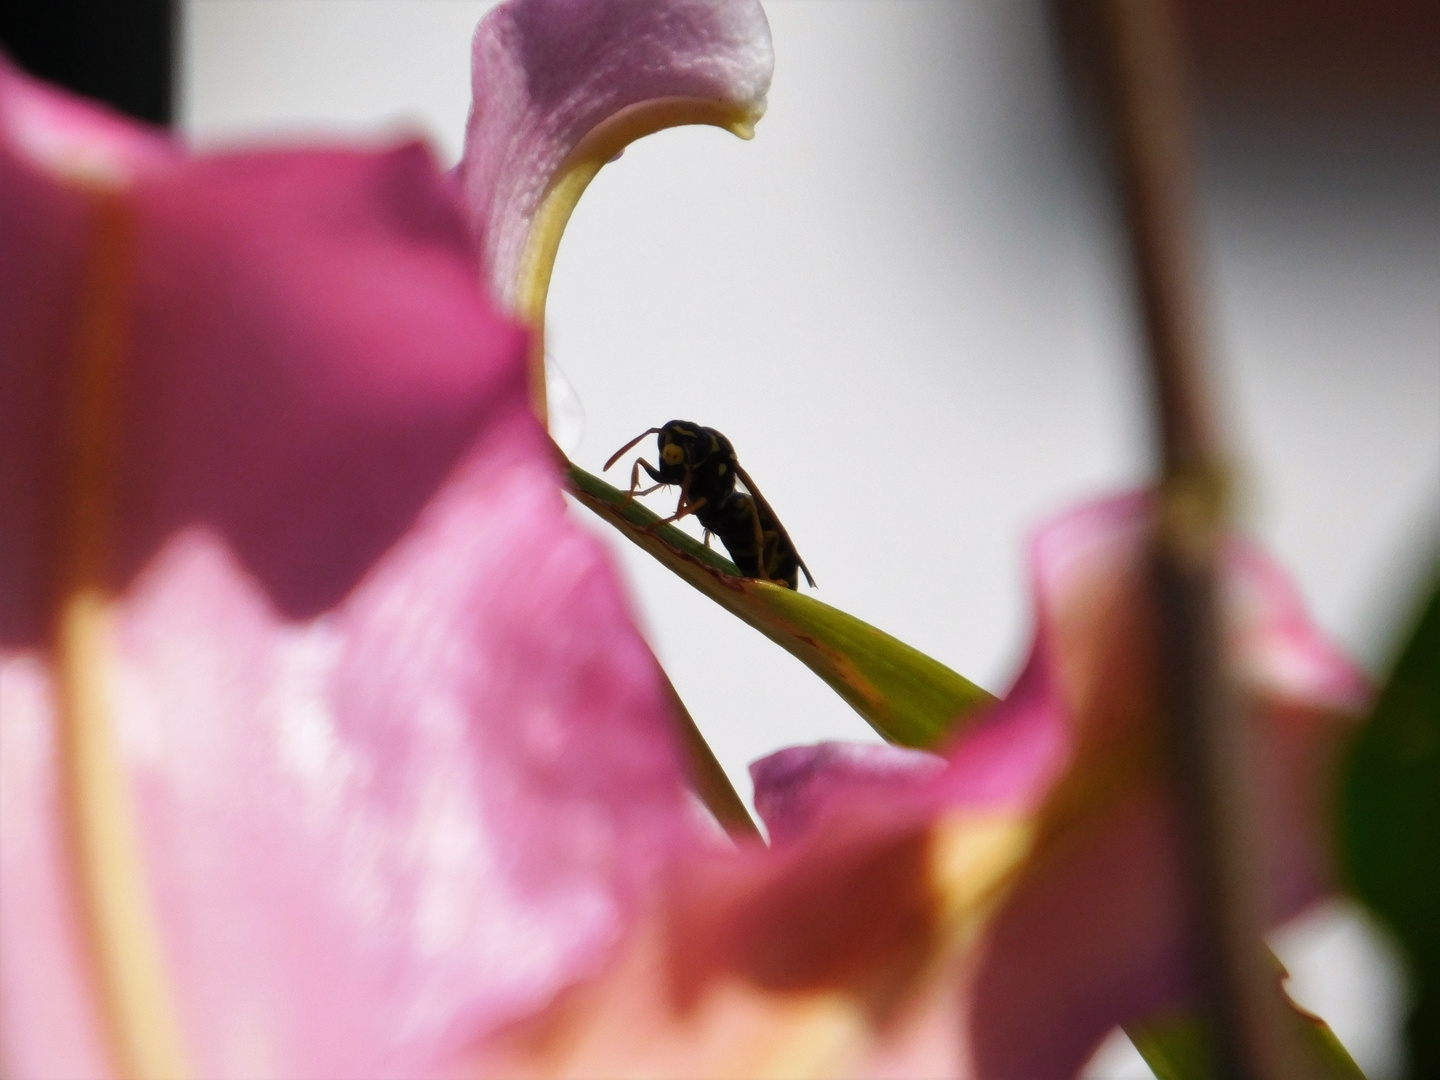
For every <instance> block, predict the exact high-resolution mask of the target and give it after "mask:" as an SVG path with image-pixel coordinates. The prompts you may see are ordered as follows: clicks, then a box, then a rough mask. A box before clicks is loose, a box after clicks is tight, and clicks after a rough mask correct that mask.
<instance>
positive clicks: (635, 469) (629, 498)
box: [625, 458, 665, 502]
mask: <svg viewBox="0 0 1440 1080" xmlns="http://www.w3.org/2000/svg"><path fill="white" fill-rule="evenodd" d="M641 465H644V466H645V470H646V471H647V472H648V473H650V476H651V478H652V479H653V478H654V476H655V469H654V468H653V467H652V466H651V464H650V463H649V462H648V461H646V460H645V459H644V458H640V459H639V460H637V461H636V462H635V464H634V465H633V466H632V467H631V469H630V490H629V491H627V492H626V493H625V501H626V502H634V501H635V499H636V498H637V497H639V496H641V495H649V494H650V493H651V492H652V491H659V490H660V489H661V488H662V487H664V486H665V482H664V481H663V480H662V481H661V482H660V483H658V484H656V485H655V486H654V487H648V488H646V489H645V490H644V491H638V490H636V489H637V488H639V487H640V466H641Z"/></svg>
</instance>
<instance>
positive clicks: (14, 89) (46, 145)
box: [0, 58, 180, 184]
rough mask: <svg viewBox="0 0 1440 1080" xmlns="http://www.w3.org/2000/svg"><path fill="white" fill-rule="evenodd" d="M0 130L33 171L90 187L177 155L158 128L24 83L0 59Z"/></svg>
mask: <svg viewBox="0 0 1440 1080" xmlns="http://www.w3.org/2000/svg"><path fill="white" fill-rule="evenodd" d="M0 129H3V131H4V139H5V142H6V143H7V144H8V145H9V146H10V147H11V148H12V150H13V152H15V153H18V154H22V155H24V156H25V157H27V158H29V159H30V161H31V162H32V163H33V164H34V165H35V166H37V167H38V168H41V169H44V170H46V171H48V172H51V173H53V174H55V175H57V176H61V177H69V178H71V179H72V180H78V181H83V182H90V183H94V184H123V183H126V182H129V181H131V180H133V179H135V178H136V177H138V176H142V175H144V174H146V173H149V172H152V171H155V170H158V169H163V168H164V167H165V166H167V165H169V164H172V163H173V162H175V161H177V160H178V159H179V157H180V149H179V147H178V146H176V144H175V143H174V142H172V141H171V140H170V138H169V137H168V135H166V134H165V133H164V132H163V131H161V130H160V129H157V128H148V127H144V126H142V125H140V124H138V123H136V122H135V121H133V120H131V119H130V118H128V117H124V116H121V115H119V114H118V113H114V112H111V111H110V110H109V109H106V108H104V107H102V106H99V105H96V104H95V103H94V102H89V101H85V100H84V99H82V98H77V97H75V96H74V95H73V94H69V93H66V92H65V91H63V90H60V89H58V88H56V87H52V86H47V85H45V84H44V83H38V82H35V81H33V80H31V79H27V78H25V77H24V76H22V75H20V74H19V73H18V72H16V71H15V70H14V69H12V68H11V67H10V66H9V65H8V64H7V63H5V62H4V59H3V58H0Z"/></svg>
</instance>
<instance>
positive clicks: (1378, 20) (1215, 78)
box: [1181, 0, 1440, 112]
mask: <svg viewBox="0 0 1440 1080" xmlns="http://www.w3.org/2000/svg"><path fill="white" fill-rule="evenodd" d="M1181 8H1182V10H1183V13H1184V17H1185V21H1186V31H1187V36H1188V38H1189V45H1190V48H1191V51H1192V54H1193V56H1194V59H1195V73H1196V77H1197V80H1198V82H1199V91H1200V94H1201V96H1202V98H1204V99H1206V100H1208V101H1216V102H1219V103H1231V102H1233V103H1243V102H1252V103H1255V104H1265V103H1268V104H1272V105H1276V106H1288V107H1296V108H1306V109H1330V108H1343V109H1347V110H1349V109H1370V108H1380V109H1398V110H1404V111H1407V112H1408V111H1411V110H1415V109H1419V110H1421V111H1426V112H1434V111H1440V4H1437V3H1435V0H1372V2H1370V3H1355V2H1354V0H1303V2H1301V0H1183V2H1182V4H1181Z"/></svg>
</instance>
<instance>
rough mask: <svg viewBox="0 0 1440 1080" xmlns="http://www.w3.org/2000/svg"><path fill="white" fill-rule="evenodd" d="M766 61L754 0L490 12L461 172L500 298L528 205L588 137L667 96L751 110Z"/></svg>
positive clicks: (532, 208) (581, 1)
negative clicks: (615, 119) (635, 109)
mask: <svg viewBox="0 0 1440 1080" xmlns="http://www.w3.org/2000/svg"><path fill="white" fill-rule="evenodd" d="M773 65H774V54H773V52H772V49H771V45H770V29H769V25H768V24H767V23H766V21H765V13H764V12H763V11H762V10H761V7H760V4H759V2H758V0H511V2H509V3H505V4H501V5H500V6H499V7H497V8H495V9H494V10H493V11H491V12H490V13H489V14H488V15H486V17H485V18H484V20H482V21H481V23H480V26H479V28H478V29H477V30H476V31H475V44H474V59H473V70H474V75H473V79H474V105H473V107H472V109H471V113H470V122H469V126H468V128H467V130H466V136H465V154H464V157H463V159H462V161H461V163H460V167H459V170H458V173H459V178H460V182H461V184H462V186H463V189H464V193H465V201H466V205H467V207H468V209H469V213H470V218H471V223H472V226H473V228H474V229H475V231H476V234H477V237H478V238H479V239H480V241H481V250H482V252H483V253H484V262H485V264H486V266H487V267H488V268H489V271H490V276H491V280H492V281H493V282H494V283H495V286H496V289H497V291H498V294H499V295H500V297H501V298H502V300H503V301H504V302H505V303H506V304H507V305H511V304H513V302H514V299H515V298H514V295H513V293H512V291H511V290H512V289H513V288H514V286H515V283H516V281H517V278H518V274H519V269H520V264H521V259H522V257H523V254H524V250H525V244H526V241H527V238H528V237H529V234H530V226H531V222H532V220H533V219H534V216H535V213H536V210H537V209H538V208H539V206H540V202H541V200H542V198H543V197H544V196H545V194H546V192H547V190H548V188H549V185H550V183H551V182H552V181H553V180H554V179H555V178H556V175H557V174H558V173H559V171H560V169H561V166H562V165H563V164H564V163H565V161H566V159H567V158H568V157H569V156H570V154H571V152H572V151H573V150H575V148H576V147H577V146H578V145H579V144H580V142H581V140H582V139H584V138H585V136H586V135H588V134H590V133H591V132H592V131H593V130H594V129H596V128H597V127H599V126H600V125H602V124H604V123H605V122H606V121H609V120H612V119H613V118H615V117H616V116H617V115H618V114H620V113H623V112H624V111H625V110H627V109H631V108H634V107H636V106H639V105H643V104H647V103H655V102H660V101H665V100H667V99H697V100H700V101H705V102H713V103H716V104H719V105H722V106H725V107H727V108H730V109H733V110H734V111H736V112H737V113H740V114H749V115H750V117H751V118H752V120H753V119H754V118H758V116H759V114H760V113H761V112H763V110H764V105H765V93H766V91H767V90H768V89H769V86H770V72H771V68H772V67H773Z"/></svg>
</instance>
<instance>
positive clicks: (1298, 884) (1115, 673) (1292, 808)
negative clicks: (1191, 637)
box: [477, 496, 1368, 1080]
mask: <svg viewBox="0 0 1440 1080" xmlns="http://www.w3.org/2000/svg"><path fill="white" fill-rule="evenodd" d="M1149 522H1150V514H1149V507H1148V499H1147V498H1146V497H1144V496H1129V497H1125V498H1121V499H1117V500H1112V501H1108V502H1104V503H1100V504H1097V505H1094V506H1091V507H1087V508H1083V509H1081V510H1079V511H1077V512H1073V513H1071V514H1069V515H1067V516H1065V517H1063V518H1061V519H1060V520H1058V521H1057V522H1055V523H1054V524H1052V525H1050V526H1048V527H1047V528H1045V529H1044V530H1043V531H1042V532H1041V533H1040V535H1039V537H1038V539H1037V541H1036V543H1035V545H1034V550H1033V554H1032V581H1033V588H1034V592H1035V621H1036V636H1035V642H1034V645H1033V648H1032V651H1031V654H1030V657H1029V660H1028V662H1027V663H1026V665H1025V667H1024V669H1023V671H1022V673H1021V675H1020V676H1019V678H1018V679H1017V681H1016V684H1015V686H1014V688H1013V689H1012V690H1011V692H1010V693H1009V694H1008V695H1007V696H1006V697H1005V699H1004V700H1003V701H1002V702H1001V703H1000V704H999V705H997V706H995V707H994V708H993V709H992V710H991V711H990V713H989V714H988V715H986V716H985V717H983V718H982V719H981V720H979V721H978V722H977V723H976V725H975V726H974V727H973V728H971V729H970V730H969V732H968V733H967V734H965V735H964V736H963V737H962V738H960V740H959V741H958V743H957V744H956V745H955V746H954V747H952V748H951V749H950V750H949V751H948V753H947V754H946V755H944V756H943V757H942V756H937V755H932V754H927V753H921V752H918V751H913V750H904V749H900V748H896V747H875V746H847V745H843V744H827V745H821V746H817V747H802V748H794V749H790V750H785V751H781V752H780V753H778V754H776V755H773V756H771V757H769V758H766V759H764V760H762V761H760V762H757V763H756V764H755V765H754V766H752V772H753V774H754V777H755V783H756V805H757V807H758V808H759V809H760V811H761V813H762V814H763V815H764V817H765V819H766V822H767V824H768V825H769V828H770V831H771V836H772V838H774V840H775V848H774V849H773V850H772V851H770V852H767V853H760V852H740V853H732V854H728V855H725V854H716V853H699V854H692V855H689V856H687V857H686V858H684V859H682V860H681V861H679V862H678V863H677V865H676V866H675V867H674V868H672V870H671V872H670V875H669V878H668V881H667V885H666V889H665V891H664V893H663V896H662V898H661V899H659V900H658V901H656V902H654V903H653V905H652V906H651V908H650V909H649V910H648V912H647V915H646V918H645V919H644V920H643V921H642V922H641V923H640V924H639V926H638V927H637V928H636V929H635V930H634V931H632V934H631V936H630V939H629V941H628V943H627V945H626V946H625V948H624V949H623V950H622V951H621V952H620V953H619V954H618V957H617V959H615V960H614V961H612V963H611V966H610V968H609V970H608V972H607V973H606V975H605V976H604V977H603V978H601V979H599V980H597V981H595V982H593V983H592V984H590V985H588V986H586V987H585V988H583V989H581V990H578V991H575V992H572V993H571V994H569V995H567V996H565V997H563V998H562V999H560V1000H559V1001H558V1002H557V1003H556V1004H555V1005H553V1006H552V1007H551V1008H550V1009H548V1010H547V1011H546V1012H545V1013H543V1014H542V1015H541V1016H540V1017H538V1018H536V1019H532V1020H530V1021H528V1022H526V1023H525V1024H522V1025H518V1026H516V1027H515V1028H513V1029H512V1030H511V1031H508V1032H507V1033H506V1034H505V1035H504V1037H503V1038H501V1039H499V1040H497V1041H496V1042H495V1043H494V1044H493V1045H492V1046H491V1047H490V1048H489V1056H482V1057H481V1058H479V1059H478V1064H477V1071H478V1072H480V1073H483V1074H487V1075H488V1074H496V1075H517V1076H573V1077H582V1076H611V1075H644V1076H648V1075H664V1076H686V1077H705V1076H730V1075H735V1076H740V1075H746V1076H913V1075H920V1076H954V1077H967V1078H976V1080H1017V1078H1024V1080H1051V1078H1053V1080H1061V1078H1068V1077H1072V1076H1074V1075H1075V1074H1076V1072H1077V1071H1078V1070H1079V1069H1080V1068H1081V1067H1082V1066H1083V1065H1084V1063H1085V1062H1086V1060H1087V1059H1088V1058H1089V1056H1090V1055H1091V1054H1092V1053H1093V1052H1094V1049H1095V1047H1096V1046H1097V1045H1098V1043H1099V1041H1100V1040H1101V1039H1102V1038H1103V1037H1104V1035H1105V1034H1106V1032H1108V1031H1109V1030H1110V1029H1111V1028H1112V1027H1113V1026H1114V1025H1116V1024H1120V1023H1130V1022H1136V1021H1140V1020H1144V1019H1146V1018H1150V1017H1154V1016H1156V1015H1157V1014H1162V1013H1164V1012H1165V1011H1166V1010H1171V1009H1178V1008H1181V1007H1182V1006H1184V1005H1185V1004H1186V1002H1187V999H1188V995H1189V994H1190V993H1191V992H1192V987H1193V981H1192V969H1191V963H1190V958H1189V956H1188V954H1187V949H1186V940H1185V932H1184V923H1185V919H1184V912H1185V910H1186V909H1185V889H1184V881H1183V874H1182V863H1181V856H1180V851H1181V848H1180V842H1179V837H1178V835H1177V822H1176V820H1175V811H1174V807H1173V805H1172V802H1171V798H1170V796H1169V794H1168V783H1167V780H1166V777H1165V772H1166V769H1165V767H1164V764H1163V755H1162V748H1161V747H1160V746H1159V745H1158V742H1159V738H1160V732H1161V724H1160V718H1159V704H1158V701H1157V688H1156V687H1155V685H1154V684H1153V680H1152V676H1151V674H1150V673H1151V672H1153V671H1154V670H1155V667H1156V664H1155V658H1154V656H1153V650H1154V648H1155V637H1156V635H1155V634H1154V633H1153V631H1152V629H1151V625H1152V619H1153V615H1152V613H1151V612H1150V611H1149V609H1148V606H1147V604H1146V603H1145V602H1144V600H1143V598H1144V597H1145V596H1146V595H1147V588H1146V573H1147V569H1146V568H1147V566H1148V561H1147V558H1146V552H1147V550H1148V546H1147V534H1148V529H1149ZM1227 563H1228V570H1229V595H1230V607H1231V614H1232V621H1231V626H1230V642H1229V644H1230V649H1231V653H1232V655H1233V656H1235V657H1236V658H1237V661H1238V663H1237V669H1236V676H1237V678H1238V679H1239V680H1241V682H1242V683H1243V685H1244V687H1245V689H1246V691H1247V692H1248V694H1249V697H1250V700H1251V701H1252V702H1253V705H1254V709H1253V723H1252V725H1251V734H1252V736H1253V737H1254V739H1255V741H1256V743H1257V746H1258V749H1259V751H1260V753H1259V761H1260V765H1261V770H1262V783H1261V784H1260V785H1259V786H1260V787H1261V789H1262V790H1263V792H1264V794H1265V799H1264V803H1263V805H1262V807H1261V810H1262V813H1261V815H1260V819H1259V823H1260V827H1261V832H1260V835H1259V837H1258V842H1259V852H1258V856H1259V858H1260V860H1261V861H1262V864H1263V865H1264V866H1265V868H1266V874H1265V884H1266V888H1267V891H1266V894H1265V896H1264V897H1263V903H1264V916H1265V922H1266V925H1274V924H1276V923H1277V922H1279V921H1281V920H1283V919H1285V918H1288V917H1289V916H1291V915H1293V914H1294V913H1295V912H1297V911H1298V910H1299V909H1300V908H1301V907H1302V906H1303V905H1305V904H1306V903H1308V902H1310V901H1311V900H1313V899H1315V898H1316V897H1317V896H1318V895H1320V893H1321V892H1322V891H1323V890H1325V889H1326V888H1327V887H1328V886H1329V883H1330V881H1331V867H1330V865H1329V862H1328V857H1327V852H1328V850H1329V845H1328V842H1327V836H1328V824H1329V823H1328V815H1327V814H1326V812H1325V811H1326V797H1327V793H1328V791H1329V787H1330V785H1329V779H1330V776H1331V769H1330V765H1331V762H1332V759H1333V757H1334V755H1335V752H1336V751H1337V749H1338V748H1339V747H1338V744H1339V741H1340V737H1341V736H1342V735H1343V734H1344V732H1345V731H1346V730H1347V729H1348V727H1349V726H1350V723H1351V721H1352V720H1353V718H1354V717H1355V716H1356V715H1357V713H1358V710H1360V709H1361V708H1363V705H1364V703H1365V700H1366V697H1367V695H1368V687H1367V685H1366V682H1365V680H1364V678H1363V676H1362V675H1361V674H1360V672H1359V671H1358V669H1356V668H1355V667H1354V666H1353V665H1352V664H1351V663H1350V662H1349V661H1348V660H1346V659H1345V657H1344V656H1343V655H1342V654H1341V653H1339V652H1338V651H1337V650H1336V649H1335V648H1334V647H1333V646H1332V645H1330V644H1329V642H1327V641H1326V640H1325V638H1324V637H1323V635H1321V634H1320V633H1319V632H1318V631H1317V630H1316V628H1315V627H1314V626H1313V625H1312V624H1311V623H1310V621H1309V619H1308V617H1307V616H1306V614H1305V610H1304V607H1303V604H1302V603H1301V601H1300V599H1299V597H1298V595H1297V593H1296V592H1295V590H1294V589H1293V587H1292V586H1291V585H1290V584H1289V583H1288V582H1287V580H1286V579H1285V577H1284V575H1283V574H1282V573H1281V572H1280V571H1279V570H1278V569H1277V568H1276V567H1275V566H1274V565H1273V564H1272V563H1270V562H1269V561H1268V560H1267V559H1266V558H1264V557H1263V556H1262V555H1261V554H1259V553H1258V552H1256V551H1255V550H1253V549H1251V548H1249V547H1246V546H1244V545H1242V544H1239V543H1236V544H1233V545H1232V546H1231V549H1230V552H1229V555H1228V558H1227ZM637 1030H643V1031H644V1038H643V1039H637V1038H636V1037H635V1032H636V1031H637Z"/></svg>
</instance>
